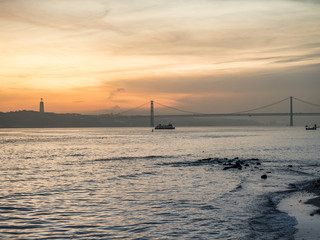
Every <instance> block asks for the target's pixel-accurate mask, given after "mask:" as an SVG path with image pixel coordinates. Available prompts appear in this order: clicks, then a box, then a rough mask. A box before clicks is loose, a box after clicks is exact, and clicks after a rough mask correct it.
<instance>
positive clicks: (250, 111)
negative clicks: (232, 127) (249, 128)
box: [117, 96, 320, 127]
mask: <svg viewBox="0 0 320 240" xmlns="http://www.w3.org/2000/svg"><path fill="white" fill-rule="evenodd" d="M294 101H295V102H299V103H302V104H304V105H308V106H313V107H316V108H317V109H319V108H320V104H315V103H311V102H308V101H305V100H302V99H299V98H296V97H292V96H290V97H287V98H285V99H282V100H280V101H276V102H273V103H270V104H267V105H263V106H260V107H256V108H252V109H248V110H244V111H239V112H232V113H199V112H192V111H186V110H182V109H179V108H175V107H170V106H167V105H164V104H161V103H158V102H155V101H150V102H147V103H144V104H142V105H140V106H138V107H135V108H132V109H129V110H126V111H123V112H120V113H118V114H117V115H125V114H128V113H129V112H132V111H135V110H137V109H139V108H143V107H145V106H146V105H148V104H150V126H151V127H154V125H155V104H157V105H159V106H160V107H162V108H167V109H171V110H174V111H177V112H180V114H170V115H169V114H162V115H157V116H159V117H165V118H179V117H266V116H270V117H279V116H287V117H288V118H289V121H288V122H289V124H288V125H289V126H293V125H294V117H295V116H320V112H319V111H316V112H300V111H299V112H297V111H294ZM285 102H287V103H288V104H287V108H288V111H286V112H273V111H270V112H265V111H263V112H259V111H261V110H265V109H270V108H271V107H273V106H275V105H279V104H283V103H285ZM182 113H183V114H182Z"/></svg>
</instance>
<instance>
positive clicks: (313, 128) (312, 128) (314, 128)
mask: <svg viewBox="0 0 320 240" xmlns="http://www.w3.org/2000/svg"><path fill="white" fill-rule="evenodd" d="M306 130H317V124H315V125H314V126H313V127H308V125H306Z"/></svg>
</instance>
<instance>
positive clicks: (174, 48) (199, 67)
mask: <svg viewBox="0 0 320 240" xmlns="http://www.w3.org/2000/svg"><path fill="white" fill-rule="evenodd" d="M319 13H320V1H318V0H314V1H312V0H309V1H308V0H269V1H259V0H161V1H160V0H0V30H1V31H0V40H1V41H0V102H1V105H0V111H1V112H8V111H17V110H24V109H26V110H38V109H39V101H40V98H44V101H45V109H46V111H50V112H58V113H63V112H76V113H90V112H94V113H103V112H112V111H114V112H117V111H121V110H126V109H128V108H132V107H136V106H139V105H141V104H144V103H146V102H149V101H150V100H154V101H157V102H160V103H162V104H165V105H169V106H172V107H175V108H181V109H185V110H188V111H196V112H203V113H223V112H233V111H240V110H246V109H248V108H254V107H258V106H260V105H264V104H268V103H271V102H275V101H277V100H281V99H283V98H286V97H289V96H295V97H298V98H301V99H304V100H307V101H310V102H314V103H318V104H320V94H319V89H320V14H319ZM147 107H148V106H147Z"/></svg>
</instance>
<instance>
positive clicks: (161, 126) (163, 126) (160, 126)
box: [155, 123, 175, 129]
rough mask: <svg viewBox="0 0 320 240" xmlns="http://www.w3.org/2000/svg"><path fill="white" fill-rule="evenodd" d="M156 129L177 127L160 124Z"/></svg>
mask: <svg viewBox="0 0 320 240" xmlns="http://www.w3.org/2000/svg"><path fill="white" fill-rule="evenodd" d="M155 129H175V127H174V126H173V125H172V124H171V123H169V124H168V125H165V124H158V125H157V126H156V127H155Z"/></svg>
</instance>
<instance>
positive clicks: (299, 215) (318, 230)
mask: <svg viewBox="0 0 320 240" xmlns="http://www.w3.org/2000/svg"><path fill="white" fill-rule="evenodd" d="M278 208H279V210H280V211H283V212H287V213H288V214H289V215H290V216H292V217H295V218H296V220H297V225H296V228H297V232H296V234H295V236H294V237H295V239H300V240H303V239H305V240H314V239H320V180H316V181H312V182H310V183H309V184H308V185H307V186H305V187H304V188H302V190H301V191H298V192H295V193H293V194H292V195H291V196H290V197H289V198H286V199H283V200H282V201H281V202H280V203H279V205H278Z"/></svg>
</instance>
